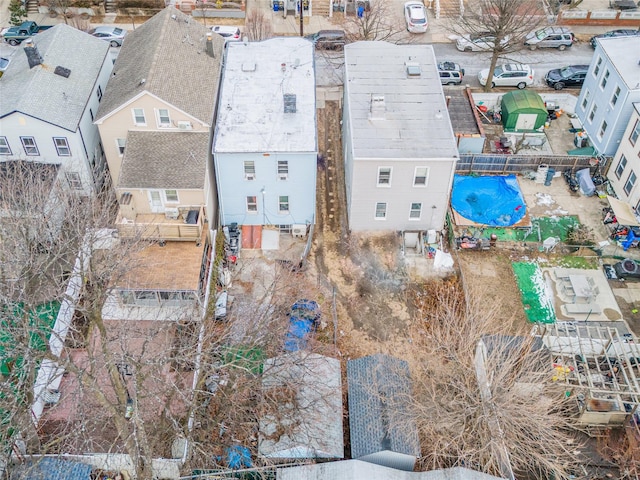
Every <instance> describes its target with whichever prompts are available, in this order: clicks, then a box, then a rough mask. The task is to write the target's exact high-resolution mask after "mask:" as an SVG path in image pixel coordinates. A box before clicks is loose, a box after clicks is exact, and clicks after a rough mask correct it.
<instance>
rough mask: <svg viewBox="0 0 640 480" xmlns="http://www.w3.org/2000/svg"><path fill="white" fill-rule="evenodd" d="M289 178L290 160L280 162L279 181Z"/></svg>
mask: <svg viewBox="0 0 640 480" xmlns="http://www.w3.org/2000/svg"><path fill="white" fill-rule="evenodd" d="M288 178H289V160H278V180H287V179H288Z"/></svg>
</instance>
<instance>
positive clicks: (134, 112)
mask: <svg viewBox="0 0 640 480" xmlns="http://www.w3.org/2000/svg"><path fill="white" fill-rule="evenodd" d="M137 112H141V113H140V114H138V113H137ZM131 114H132V115H133V124H134V125H136V126H138V127H146V126H147V117H146V115H145V114H144V108H132V109H131ZM138 118H142V122H139V121H138Z"/></svg>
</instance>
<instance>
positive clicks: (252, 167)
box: [244, 160, 256, 180]
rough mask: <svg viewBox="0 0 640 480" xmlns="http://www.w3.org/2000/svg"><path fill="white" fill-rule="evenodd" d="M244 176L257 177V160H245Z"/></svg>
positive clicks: (251, 178)
mask: <svg viewBox="0 0 640 480" xmlns="http://www.w3.org/2000/svg"><path fill="white" fill-rule="evenodd" d="M244 178H245V179H246V180H255V179H256V162H254V161H253V160H245V162H244Z"/></svg>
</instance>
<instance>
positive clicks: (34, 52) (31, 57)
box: [24, 47, 42, 68]
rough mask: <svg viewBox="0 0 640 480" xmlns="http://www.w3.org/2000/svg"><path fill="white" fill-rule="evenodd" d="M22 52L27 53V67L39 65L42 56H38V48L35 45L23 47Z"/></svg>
mask: <svg viewBox="0 0 640 480" xmlns="http://www.w3.org/2000/svg"><path fill="white" fill-rule="evenodd" d="M24 53H25V54H26V55H27V60H28V62H29V68H33V67H35V66H36V65H40V64H41V63H42V57H41V56H40V52H38V49H37V48H36V47H24Z"/></svg>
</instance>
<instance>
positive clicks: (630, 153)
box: [607, 110, 640, 210]
mask: <svg viewBox="0 0 640 480" xmlns="http://www.w3.org/2000/svg"><path fill="white" fill-rule="evenodd" d="M636 122H640V113H638V111H637V110H634V111H633V113H632V115H631V118H630V119H629V122H628V124H627V128H625V130H624V132H623V135H622V140H621V141H620V147H619V148H618V151H617V152H616V154H615V157H614V158H613V161H612V162H611V168H609V171H608V173H607V178H608V179H609V182H610V184H611V187H612V188H613V190H614V191H615V192H616V195H617V196H618V198H619V199H620V200H623V201H625V202H627V203H628V204H629V205H631V207H632V208H634V209H636V210H638V207H640V138H639V139H638V140H637V141H636V144H635V145H632V144H631V142H630V140H629V137H630V136H631V132H632V130H633V129H634V127H635V125H636ZM623 156H624V158H625V159H626V166H625V167H624V168H622V165H621V164H620V162H621V160H622V157H623ZM632 172H633V173H634V174H635V175H636V177H638V180H636V182H635V185H634V186H633V188H632V189H631V191H630V192H629V193H627V192H625V191H624V187H625V184H626V183H627V180H628V179H629V176H630V175H631V173H632Z"/></svg>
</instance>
